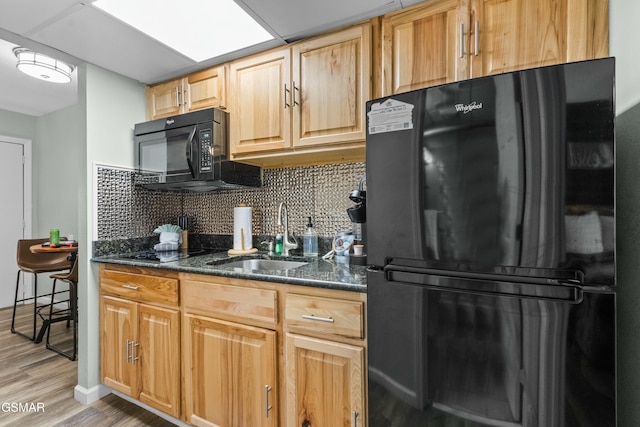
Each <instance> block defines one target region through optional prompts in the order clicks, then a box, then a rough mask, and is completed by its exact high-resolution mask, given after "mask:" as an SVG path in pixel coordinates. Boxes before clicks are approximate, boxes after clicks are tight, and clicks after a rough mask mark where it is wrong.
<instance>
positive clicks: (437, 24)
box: [382, 0, 468, 96]
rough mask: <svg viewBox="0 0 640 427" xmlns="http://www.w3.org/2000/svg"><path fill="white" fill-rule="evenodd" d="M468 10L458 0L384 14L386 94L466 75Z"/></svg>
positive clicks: (383, 37)
mask: <svg viewBox="0 0 640 427" xmlns="http://www.w3.org/2000/svg"><path fill="white" fill-rule="evenodd" d="M467 31H468V28H467V26H466V15H465V9H464V8H463V7H462V8H458V0H444V1H438V2H428V3H427V5H426V6H422V7H418V8H413V9H410V10H407V11H405V12H401V13H396V14H392V15H389V16H387V17H385V18H384V19H383V21H382V43H383V46H382V49H383V51H382V67H383V69H382V74H383V77H382V79H383V88H382V91H383V94H382V95H383V96H386V95H390V94H394V93H400V92H406V91H410V90H414V89H420V88H424V87H429V86H435V85H439V84H443V83H448V82H453V81H456V80H459V79H463V78H466V76H467V75H468V67H467V60H466V52H464V51H462V50H464V46H462V47H461V45H460V43H461V41H463V39H461V34H460V33H461V32H463V33H464V32H467Z"/></svg>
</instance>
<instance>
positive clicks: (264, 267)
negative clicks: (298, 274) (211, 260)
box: [223, 259, 307, 271]
mask: <svg viewBox="0 0 640 427" xmlns="http://www.w3.org/2000/svg"><path fill="white" fill-rule="evenodd" d="M223 265H224V266H225V267H233V268H241V269H243V270H251V271H283V270H291V269H292V268H298V267H302V266H303V265H307V263H306V262H300V261H285V260H275V259H245V260H242V261H233V262H229V263H225V264H223Z"/></svg>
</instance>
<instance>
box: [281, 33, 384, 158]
mask: <svg viewBox="0 0 640 427" xmlns="http://www.w3.org/2000/svg"><path fill="white" fill-rule="evenodd" d="M292 60H293V65H292V70H293V77H292V82H291V85H292V90H293V145H294V147H296V146H309V145H321V144H322V145H324V144H331V143H344V142H352V141H364V139H365V114H364V110H365V102H366V101H367V100H368V99H370V97H371V96H370V95H371V78H370V75H371V27H370V26H369V25H362V26H357V27H353V28H350V29H347V30H345V31H340V32H337V33H333V34H329V35H327V36H324V37H318V38H315V39H311V40H309V41H306V42H301V43H298V44H296V45H294V46H293V47H292Z"/></svg>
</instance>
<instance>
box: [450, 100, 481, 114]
mask: <svg viewBox="0 0 640 427" xmlns="http://www.w3.org/2000/svg"><path fill="white" fill-rule="evenodd" d="M455 107H456V112H458V113H462V114H467V113H470V112H472V111H473V110H481V109H482V102H476V101H473V102H472V103H471V104H466V105H465V104H455Z"/></svg>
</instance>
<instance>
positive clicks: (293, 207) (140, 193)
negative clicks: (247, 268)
mask: <svg viewBox="0 0 640 427" xmlns="http://www.w3.org/2000/svg"><path fill="white" fill-rule="evenodd" d="M97 172H98V173H97V179H98V182H97V190H98V194H97V195H96V197H97V217H98V218H97V222H98V240H118V239H133V238H142V237H148V236H152V235H153V230H154V229H155V227H157V226H158V225H161V224H166V223H169V224H176V223H177V218H178V217H179V216H181V215H186V216H188V217H189V218H190V222H191V225H190V231H191V232H192V233H196V234H211V235H231V234H233V208H234V207H235V206H238V205H239V204H240V203H245V204H246V205H248V206H251V207H252V208H253V209H252V213H253V219H252V232H253V234H254V235H256V236H258V235H265V236H273V235H275V234H276V233H277V232H278V227H277V225H276V224H277V218H278V206H279V204H280V202H285V203H286V206H287V211H288V218H289V230H290V231H292V232H293V233H294V235H295V236H296V237H301V236H302V234H303V233H304V230H305V228H306V224H307V217H309V216H311V217H312V221H313V224H314V227H315V229H316V231H317V232H318V234H319V235H320V236H321V237H329V238H331V237H333V236H334V235H335V233H336V232H338V231H343V230H351V221H350V220H349V216H348V215H347V211H346V210H347V208H349V207H351V206H353V202H352V201H351V200H349V193H350V192H351V191H352V190H354V189H356V188H358V184H359V181H360V178H361V177H362V176H363V175H364V174H365V163H349V164H338V165H322V166H304V167H297V168H282V169H268V170H265V171H264V178H263V187H261V188H250V189H240V190H221V191H217V192H210V193H182V192H158V191H151V190H147V189H145V188H143V187H141V186H140V185H139V184H141V183H143V182H144V180H145V179H149V178H148V177H144V176H142V175H141V174H138V173H136V171H135V170H127V169H121V168H109V167H99V168H98V171H97Z"/></svg>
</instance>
